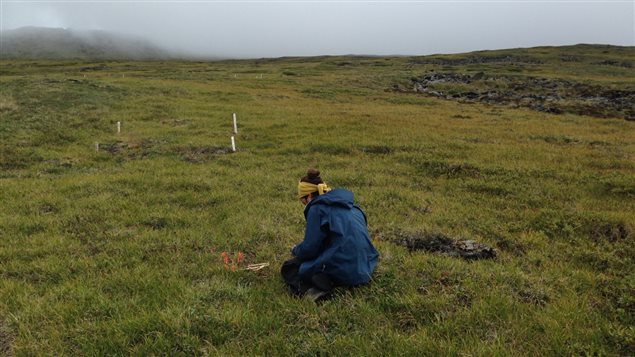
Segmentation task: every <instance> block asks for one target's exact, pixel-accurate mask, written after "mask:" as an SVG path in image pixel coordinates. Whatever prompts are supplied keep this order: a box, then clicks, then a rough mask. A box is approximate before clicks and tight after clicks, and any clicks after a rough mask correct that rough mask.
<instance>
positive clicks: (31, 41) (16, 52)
mask: <svg viewBox="0 0 635 357" xmlns="http://www.w3.org/2000/svg"><path fill="white" fill-rule="evenodd" d="M1 36H2V50H1V51H0V58H1V59H102V60H103V59H133V60H149V59H170V58H173V57H175V56H176V55H175V54H174V53H171V52H169V51H167V50H165V49H162V48H160V47H158V46H156V45H154V44H152V43H151V42H149V41H148V40H145V39H141V38H133V37H128V36H123V35H118V34H114V33H110V32H106V31H78V30H72V29H63V28H46V27H22V28H19V29H15V30H7V31H3V32H2V35H1Z"/></svg>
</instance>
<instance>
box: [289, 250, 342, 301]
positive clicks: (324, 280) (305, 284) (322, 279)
mask: <svg viewBox="0 0 635 357" xmlns="http://www.w3.org/2000/svg"><path fill="white" fill-rule="evenodd" d="M300 264H302V261H300V260H299V259H298V258H293V259H290V260H287V261H286V262H284V263H283V264H282V268H281V269H280V273H281V274H282V278H283V279H284V282H285V283H287V286H288V287H289V290H290V291H291V293H292V294H294V295H297V296H302V295H304V293H306V291H307V290H309V289H310V288H318V289H320V290H322V291H326V292H331V291H333V288H334V284H333V280H332V279H331V278H330V277H329V276H328V275H326V274H324V273H318V274H315V275H313V276H312V277H311V280H310V281H306V280H303V279H302V278H300V274H299V273H298V272H299V270H300Z"/></svg>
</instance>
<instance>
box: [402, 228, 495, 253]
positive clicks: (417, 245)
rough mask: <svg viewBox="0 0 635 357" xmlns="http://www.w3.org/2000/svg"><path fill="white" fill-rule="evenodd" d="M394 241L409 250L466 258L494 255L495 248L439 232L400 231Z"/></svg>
mask: <svg viewBox="0 0 635 357" xmlns="http://www.w3.org/2000/svg"><path fill="white" fill-rule="evenodd" d="M394 242H395V243H396V244H399V245H402V246H404V247H406V248H408V250H409V251H410V252H413V251H420V250H423V251H426V252H434V253H442V254H445V255H448V256H451V257H460V258H463V259H468V260H476V259H492V258H495V257H496V250H495V249H493V248H491V247H488V246H486V245H484V244H481V243H477V242H475V241H473V240H457V239H453V238H450V237H448V236H446V235H444V234H441V233H428V232H418V233H414V234H404V233H400V234H398V237H397V238H396V239H395V241H394Z"/></svg>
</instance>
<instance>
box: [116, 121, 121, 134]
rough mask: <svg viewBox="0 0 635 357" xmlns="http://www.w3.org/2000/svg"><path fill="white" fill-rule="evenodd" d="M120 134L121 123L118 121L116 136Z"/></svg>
mask: <svg viewBox="0 0 635 357" xmlns="http://www.w3.org/2000/svg"><path fill="white" fill-rule="evenodd" d="M120 133H121V122H120V121H118V122H117V134H120Z"/></svg>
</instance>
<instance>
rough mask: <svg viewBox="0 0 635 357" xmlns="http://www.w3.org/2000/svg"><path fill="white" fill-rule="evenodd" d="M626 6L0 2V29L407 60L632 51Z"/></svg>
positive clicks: (216, 51) (236, 52)
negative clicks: (590, 46) (535, 50)
mask: <svg viewBox="0 0 635 357" xmlns="http://www.w3.org/2000/svg"><path fill="white" fill-rule="evenodd" d="M634 2H635V1H633V0H625V1H610V0H605V1H546V0H538V1H521V0H507V1H496V0H494V1H470V0H463V1H389V0H387V1H343V2H342V1H301V0H297V1H293V0H289V1H201V0H198V1H147V0H146V1H125V0H114V1H112V0H111V1H101V0H93V1H69V0H64V1H60V0H54V1H25V0H0V7H1V10H2V13H1V20H2V22H1V23H0V27H1V29H2V30H8V29H15V28H18V27H22V26H46V27H64V28H73V29H97V30H107V31H112V32H118V33H124V34H131V35H135V36H141V37H144V38H147V39H149V40H151V41H153V42H154V43H156V44H158V45H161V46H163V47H165V48H169V49H175V50H185V51H190V52H194V53H198V54H206V55H215V56H227V57H280V56H312V55H336V54H371V55H389V54H403V55H412V54H433V53H456V52H466V51H473V50H481V49H499V48H515V47H532V46H541V45H569V44H576V43H601V44H612V45H623V46H634V45H635V5H634Z"/></svg>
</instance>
